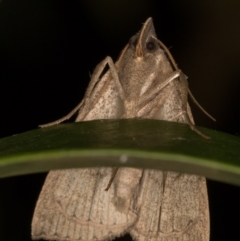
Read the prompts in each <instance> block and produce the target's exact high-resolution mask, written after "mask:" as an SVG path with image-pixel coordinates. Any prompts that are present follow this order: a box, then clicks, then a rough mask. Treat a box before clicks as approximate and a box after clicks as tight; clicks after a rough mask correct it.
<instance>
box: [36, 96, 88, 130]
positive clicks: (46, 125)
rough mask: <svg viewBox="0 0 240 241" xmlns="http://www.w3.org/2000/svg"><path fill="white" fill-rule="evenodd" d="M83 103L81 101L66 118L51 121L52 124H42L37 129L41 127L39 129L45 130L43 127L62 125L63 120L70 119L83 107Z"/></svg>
mask: <svg viewBox="0 0 240 241" xmlns="http://www.w3.org/2000/svg"><path fill="white" fill-rule="evenodd" d="M83 102H84V100H82V101H81V102H80V103H79V104H78V105H77V106H76V107H75V108H74V109H73V110H72V111H71V112H69V113H68V114H67V115H66V116H64V117H62V118H60V119H58V120H56V121H53V122H50V123H47V124H43V125H39V126H38V127H41V128H45V127H48V126H54V125H57V124H59V123H62V122H64V121H65V120H68V119H70V118H71V117H72V116H73V115H74V114H75V113H76V112H77V111H78V110H79V109H80V108H81V107H82V105H83Z"/></svg>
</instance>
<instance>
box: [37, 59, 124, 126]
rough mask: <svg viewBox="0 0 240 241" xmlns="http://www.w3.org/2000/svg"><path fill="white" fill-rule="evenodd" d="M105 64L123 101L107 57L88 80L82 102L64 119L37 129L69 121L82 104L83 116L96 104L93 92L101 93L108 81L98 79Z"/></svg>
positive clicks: (112, 64)
mask: <svg viewBox="0 0 240 241" xmlns="http://www.w3.org/2000/svg"><path fill="white" fill-rule="evenodd" d="M106 64H108V65H109V67H110V73H111V75H112V78H113V79H114V81H115V83H116V85H117V88H118V91H119V95H120V98H121V99H124V92H123V88H122V85H121V83H120V81H119V78H118V74H117V70H116V67H115V65H114V63H113V60H112V58H111V57H109V56H107V57H106V58H105V59H104V60H103V61H101V62H100V63H99V64H98V65H97V67H96V68H95V69H94V72H93V75H92V78H91V80H90V83H89V85H88V88H87V90H86V93H85V96H84V98H83V100H82V101H81V102H80V103H79V104H78V105H77V106H76V107H75V108H74V109H73V110H72V111H71V112H69V113H68V114H67V115H66V116H64V117H62V118H60V119H58V120H56V121H53V122H50V123H47V124H43V125H39V127H41V128H44V127H48V126H53V125H57V124H59V123H62V122H64V121H65V120H68V119H70V118H71V117H72V116H73V115H74V114H75V113H76V112H77V111H79V110H81V107H82V106H83V104H84V109H83V110H82V111H83V113H81V116H85V114H86V113H87V112H88V111H89V110H90V109H91V108H92V106H94V105H95V103H96V102H97V100H96V99H95V98H92V95H93V92H94V94H97V93H98V92H101V91H102V89H103V86H104V84H105V83H106V82H107V81H108V76H105V78H104V77H103V78H100V76H101V74H102V73H103V70H104V68H105V67H106ZM99 82H101V85H100V86H99ZM92 99H93V100H92ZM82 119H83V118H79V117H78V118H77V120H76V121H80V120H82Z"/></svg>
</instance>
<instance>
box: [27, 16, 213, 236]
mask: <svg viewBox="0 0 240 241" xmlns="http://www.w3.org/2000/svg"><path fill="white" fill-rule="evenodd" d="M106 64H108V65H109V67H110V70H109V71H107V72H106V73H105V74H104V75H103V77H101V78H100V75H101V74H102V71H103V69H104V67H105V66H106ZM179 73H180V72H179V70H178V69H176V68H173V67H172V66H171V64H170V62H169V60H168V58H167V57H166V55H165V51H164V50H163V49H162V48H161V47H159V45H158V43H157V38H156V34H155V30H154V27H153V23H152V19H151V18H149V19H148V20H147V21H146V22H145V24H144V25H143V27H142V29H141V31H140V32H139V33H138V34H137V35H135V36H133V38H131V40H130V42H129V44H128V45H127V46H126V47H125V49H124V50H123V52H122V55H121V56H120V59H119V60H118V61H117V62H116V63H115V64H113V62H112V60H111V58H110V57H107V58H106V59H104V60H103V61H102V62H101V63H100V64H99V65H98V66H97V68H96V70H95V71H94V73H93V76H92V79H91V81H90V83H89V87H88V89H87V92H86V94H85V97H84V99H83V101H82V103H81V107H80V108H79V114H78V116H77V119H76V121H86V120H93V119H109V118H152V119H160V120H169V121H178V122H183V123H189V121H188V118H189V119H190V120H191V123H192V124H194V122H193V118H192V114H191V109H190V107H189V105H188V103H187V99H186V98H185V97H186V95H187V91H188V86H187V82H181V80H179V79H177V78H178V77H179V76H180V74H179ZM184 106H185V107H186V108H185V107H184ZM186 112H187V113H186ZM186 114H187V117H188V118H186ZM54 123H55V124H56V123H59V122H54ZM112 172H113V169H112V168H94V169H91V168H89V169H72V170H61V171H51V172H50V173H49V174H48V177H47V179H46V181H45V184H44V186H43V189H42V191H41V194H40V197H39V200H38V202H37V205H36V208H35V213H34V217H33V221H32V237H33V239H40V238H43V239H49V240H61V241H63V240H69V241H80V240H81V241H90V240H96V241H97V240H98V241H101V240H102V241H103V240H112V239H113V238H114V237H118V236H120V235H123V234H124V233H126V232H129V233H130V234H131V236H132V237H133V238H134V239H135V240H137V241H147V240H148V241H149V240H150V241H192V240H195V241H208V240H209V213H208V199H207V189H206V180H205V178H204V177H198V176H195V175H188V174H179V173H174V172H163V171H156V170H141V169H137V168H119V169H118V171H117V174H116V176H115V177H114V179H113V183H112V185H111V186H110V188H109V190H108V191H104V190H105V189H106V187H107V186H108V184H109V180H110V179H111V177H112Z"/></svg>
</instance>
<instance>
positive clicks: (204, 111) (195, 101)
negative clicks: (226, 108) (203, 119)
mask: <svg viewBox="0 0 240 241" xmlns="http://www.w3.org/2000/svg"><path fill="white" fill-rule="evenodd" d="M188 94H189V96H190V97H191V99H192V100H193V102H194V104H195V105H197V107H198V108H199V109H200V110H201V111H202V112H203V113H204V114H205V115H206V116H208V117H209V118H210V119H211V120H213V121H216V119H215V118H214V117H212V116H211V115H210V114H209V113H208V112H207V111H206V110H205V109H204V108H203V107H202V106H201V105H200V104H199V103H198V101H197V100H196V99H195V97H194V95H193V94H192V92H191V90H190V89H189V88H188Z"/></svg>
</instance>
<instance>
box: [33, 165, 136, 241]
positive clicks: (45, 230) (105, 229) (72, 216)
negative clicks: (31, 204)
mask: <svg viewBox="0 0 240 241" xmlns="http://www.w3.org/2000/svg"><path fill="white" fill-rule="evenodd" d="M111 175H112V168H89V169H69V170H57V171H51V172H49V174H48V176H47V178H46V181H45V184H44V186H43V188H42V191H41V194H40V196H39V199H38V202H37V205H36V208H35V211H34V216H33V220H32V238H33V239H47V240H61V241H63V240H64V241H67V240H71V241H79V240H81V241H90V240H91V241H92V240H98V241H101V240H102V241H103V240H110V239H112V238H114V237H118V236H120V235H123V234H124V233H126V232H127V231H128V230H129V228H130V227H131V226H132V225H133V224H134V222H135V221H136V219H137V216H136V215H135V214H134V213H133V212H131V211H130V210H129V212H127V213H121V212H119V211H118V210H117V209H116V208H115V206H114V204H113V202H112V199H113V197H114V189H113V188H110V189H109V190H108V191H105V189H106V187H107V185H108V182H109V180H110V178H111Z"/></svg>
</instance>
